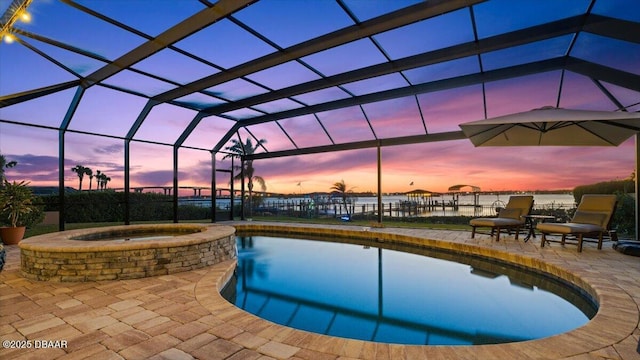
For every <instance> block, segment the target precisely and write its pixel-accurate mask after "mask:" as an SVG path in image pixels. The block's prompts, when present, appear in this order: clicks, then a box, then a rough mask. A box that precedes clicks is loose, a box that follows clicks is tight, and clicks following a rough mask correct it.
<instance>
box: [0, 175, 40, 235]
mask: <svg viewBox="0 0 640 360" xmlns="http://www.w3.org/2000/svg"><path fill="white" fill-rule="evenodd" d="M27 185H28V183H27V182H25V181H21V182H15V181H14V182H8V181H6V180H5V182H4V186H2V187H1V188H0V221H2V222H3V223H5V224H7V225H8V226H3V227H0V237H1V238H2V242H4V243H5V244H7V245H14V244H17V243H18V242H20V240H22V238H23V237H24V232H25V229H26V227H27V226H31V225H33V224H34V223H36V222H38V220H41V217H42V210H41V209H40V208H39V207H38V206H36V205H34V204H33V200H34V195H33V192H32V191H31V189H29V187H27Z"/></svg>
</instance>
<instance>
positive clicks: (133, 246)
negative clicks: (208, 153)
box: [19, 224, 236, 281]
mask: <svg viewBox="0 0 640 360" xmlns="http://www.w3.org/2000/svg"><path fill="white" fill-rule="evenodd" d="M154 232H155V233H167V232H175V233H177V235H176V236H172V237H166V238H160V239H144V240H131V241H113V240H83V239H82V238H83V237H88V236H95V235H97V234H104V235H105V236H113V237H120V236H121V237H126V236H127V235H129V236H135V235H136V234H150V233H154ZM234 234H235V229H234V228H233V227H230V226H224V225H205V224H145V225H121V226H108V227H101V228H91V229H78V230H69V231H62V232H56V233H49V234H44V235H39V236H34V237H32V238H27V239H25V240H23V241H21V242H20V244H19V246H20V252H21V271H22V275H23V276H24V277H26V278H30V279H34V280H42V281H101V280H126V279H137V278H142V277H148V276H157V275H167V274H173V273H177V272H183V271H189V270H193V269H198V268H202V267H205V266H210V265H214V264H217V263H219V262H221V261H225V260H229V259H233V258H235V254H236V252H235V236H234Z"/></svg>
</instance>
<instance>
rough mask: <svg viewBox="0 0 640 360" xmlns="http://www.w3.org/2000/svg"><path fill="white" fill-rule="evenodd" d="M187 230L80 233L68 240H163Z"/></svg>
mask: <svg viewBox="0 0 640 360" xmlns="http://www.w3.org/2000/svg"><path fill="white" fill-rule="evenodd" d="M186 234H189V232H185V231H182V232H181V231H136V232H130V233H129V232H114V233H109V232H103V233H101V232H98V233H94V234H89V235H82V236H76V237H72V238H70V240H85V241H94V240H99V241H105V240H108V241H114V242H122V241H141V240H163V239H169V238H175V237H176V236H180V235H186Z"/></svg>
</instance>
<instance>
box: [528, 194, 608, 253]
mask: <svg viewBox="0 0 640 360" xmlns="http://www.w3.org/2000/svg"><path fill="white" fill-rule="evenodd" d="M616 204H617V200H616V196H615V195H594V194H588V195H582V199H581V200H580V204H578V208H577V209H576V213H575V214H574V215H573V218H572V219H571V221H570V222H568V223H540V224H538V225H537V226H536V229H538V231H540V232H541V233H542V242H541V243H540V246H541V247H544V245H545V243H546V242H547V235H551V234H558V235H561V236H562V239H561V240H560V243H561V244H562V245H564V244H565V242H566V239H567V236H570V235H574V236H575V237H576V238H577V241H578V242H577V244H578V252H581V251H582V242H583V241H584V238H585V237H597V239H598V249H602V238H603V237H604V234H605V233H608V232H609V230H610V229H611V219H612V218H613V212H614V211H615V209H616Z"/></svg>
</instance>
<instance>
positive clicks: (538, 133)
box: [460, 107, 640, 237]
mask: <svg viewBox="0 0 640 360" xmlns="http://www.w3.org/2000/svg"><path fill="white" fill-rule="evenodd" d="M460 128H462V131H463V132H464V134H465V135H466V136H467V137H468V138H469V139H470V140H471V142H472V143H473V145H475V146H554V145H555V146H618V145H620V144H621V143H623V142H624V141H626V140H627V139H629V138H630V137H631V136H633V135H636V172H635V173H636V186H635V187H636V237H638V236H640V220H639V219H638V213H640V206H639V202H638V198H639V196H638V168H639V167H640V165H639V163H640V135H639V134H640V113H637V112H634V113H628V112H609V111H589V110H568V109H560V108H554V107H544V108H540V109H534V110H531V111H527V112H522V113H517V114H511V115H505V116H499V117H495V118H491V119H485V120H479V121H473V122H468V123H464V124H460Z"/></svg>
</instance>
